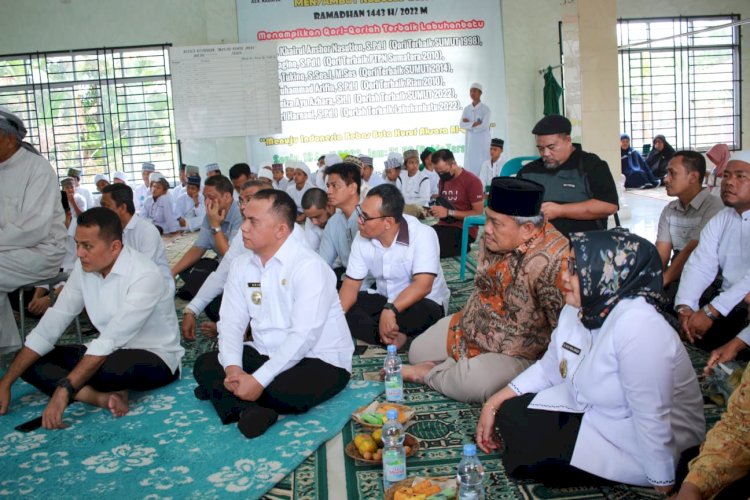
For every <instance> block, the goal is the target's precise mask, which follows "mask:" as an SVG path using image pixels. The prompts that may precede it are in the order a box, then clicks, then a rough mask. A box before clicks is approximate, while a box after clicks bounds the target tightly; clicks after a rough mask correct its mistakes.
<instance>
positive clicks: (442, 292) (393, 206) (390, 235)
mask: <svg viewBox="0 0 750 500" xmlns="http://www.w3.org/2000/svg"><path fill="white" fill-rule="evenodd" d="M403 212H404V198H403V196H402V195H401V193H400V192H399V191H398V189H396V187H395V186H391V185H389V184H383V185H381V186H378V187H376V188H373V189H371V190H370V192H369V193H368V195H367V198H365V201H364V203H362V206H361V207H359V206H358V207H357V214H358V217H359V235H357V237H356V238H355V239H354V243H353V244H352V251H351V254H350V255H349V264H348V266H347V268H346V277H345V278H344V284H343V285H342V287H341V291H340V293H339V297H340V298H341V306H342V307H343V308H344V311H346V321H347V323H349V329H350V330H351V332H352V335H354V336H355V337H356V338H358V339H360V340H363V341H365V342H368V343H370V344H378V343H380V344H386V345H387V344H394V345H396V346H397V347H399V348H400V347H401V346H403V345H404V343H406V340H407V337H415V336H417V335H419V334H420V333H422V332H423V331H425V330H426V329H427V328H429V327H430V326H431V325H433V324H434V323H435V322H436V321H437V320H439V319H440V318H442V317H443V316H444V315H445V313H446V311H447V310H448V299H449V297H450V291H449V290H448V285H447V284H446V283H445V278H444V277H443V270H442V268H441V267H440V257H439V256H440V247H439V246H438V239H437V234H435V231H433V230H432V229H430V227H429V226H426V225H423V224H422V223H420V222H419V221H418V220H417V219H416V218H415V217H412V216H411V215H405V214H404V213H403ZM368 273H370V274H371V275H372V277H373V278H375V283H376V285H377V287H376V290H374V291H373V290H365V291H360V288H361V285H362V281H363V280H364V279H365V278H366V277H367V274H368Z"/></svg>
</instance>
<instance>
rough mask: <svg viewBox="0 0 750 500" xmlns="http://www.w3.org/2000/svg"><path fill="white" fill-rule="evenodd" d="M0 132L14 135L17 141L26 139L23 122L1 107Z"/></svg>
mask: <svg viewBox="0 0 750 500" xmlns="http://www.w3.org/2000/svg"><path fill="white" fill-rule="evenodd" d="M0 130H2V131H4V132H5V133H7V134H13V135H15V136H16V137H18V140H19V141H21V140H23V138H24V137H26V127H24V125H23V121H22V120H21V119H20V118H19V117H17V116H16V115H14V114H13V113H11V112H10V111H8V109H7V108H2V107H0Z"/></svg>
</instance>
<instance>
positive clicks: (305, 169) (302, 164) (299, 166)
mask: <svg viewBox="0 0 750 500" xmlns="http://www.w3.org/2000/svg"><path fill="white" fill-rule="evenodd" d="M290 163H292V165H293V166H294V170H302V171H303V172H304V173H305V174H306V175H307V177H308V179H309V178H310V168H309V167H308V166H307V164H306V163H305V162H303V161H297V162H290Z"/></svg>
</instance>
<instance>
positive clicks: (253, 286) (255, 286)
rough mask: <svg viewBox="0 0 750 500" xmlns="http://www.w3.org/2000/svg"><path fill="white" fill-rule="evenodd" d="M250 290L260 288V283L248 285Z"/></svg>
mask: <svg viewBox="0 0 750 500" xmlns="http://www.w3.org/2000/svg"><path fill="white" fill-rule="evenodd" d="M247 287H248V288H260V283H248V284H247Z"/></svg>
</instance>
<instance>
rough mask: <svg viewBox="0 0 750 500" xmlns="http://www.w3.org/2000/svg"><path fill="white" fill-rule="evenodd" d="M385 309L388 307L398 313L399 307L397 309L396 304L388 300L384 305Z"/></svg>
mask: <svg viewBox="0 0 750 500" xmlns="http://www.w3.org/2000/svg"><path fill="white" fill-rule="evenodd" d="M383 309H388V310H389V311H392V312H393V314H398V309H396V306H394V305H393V304H391V303H390V302H386V303H385V305H384V306H383Z"/></svg>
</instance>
